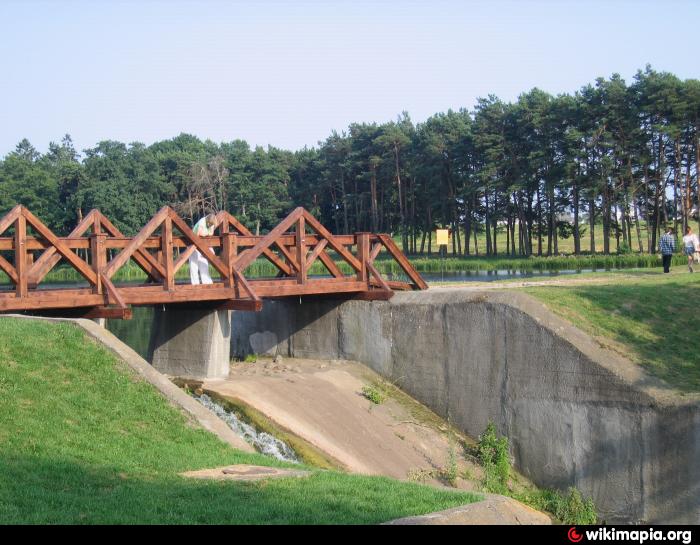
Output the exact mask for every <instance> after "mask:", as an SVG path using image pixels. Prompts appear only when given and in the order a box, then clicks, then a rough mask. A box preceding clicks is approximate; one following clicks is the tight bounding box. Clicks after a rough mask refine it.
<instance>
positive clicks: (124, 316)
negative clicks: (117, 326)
mask: <svg viewBox="0 0 700 545" xmlns="http://www.w3.org/2000/svg"><path fill="white" fill-rule="evenodd" d="M81 316H82V317H83V318H89V319H93V318H109V319H112V320H131V318H133V316H134V313H133V311H132V310H131V309H130V308H111V307H94V308H91V309H90V310H88V311H86V312H85V313H83V314H82V315H81Z"/></svg>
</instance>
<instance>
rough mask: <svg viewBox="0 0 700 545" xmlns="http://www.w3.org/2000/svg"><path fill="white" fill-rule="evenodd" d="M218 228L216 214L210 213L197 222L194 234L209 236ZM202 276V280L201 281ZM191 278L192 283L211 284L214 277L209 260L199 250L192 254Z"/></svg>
mask: <svg viewBox="0 0 700 545" xmlns="http://www.w3.org/2000/svg"><path fill="white" fill-rule="evenodd" d="M215 229H216V216H215V215H214V214H208V215H207V216H205V217H203V218H201V219H200V220H199V221H198V222H197V223H195V225H194V228H193V229H192V230H193V231H194V234H195V235H197V236H198V237H208V236H211V235H213V234H214V230H215ZM200 277H201V282H200ZM190 280H191V281H192V284H200V283H201V284H211V283H212V279H211V276H209V261H207V260H206V258H205V257H204V256H203V255H202V254H201V253H200V252H199V250H195V251H194V252H192V255H190Z"/></svg>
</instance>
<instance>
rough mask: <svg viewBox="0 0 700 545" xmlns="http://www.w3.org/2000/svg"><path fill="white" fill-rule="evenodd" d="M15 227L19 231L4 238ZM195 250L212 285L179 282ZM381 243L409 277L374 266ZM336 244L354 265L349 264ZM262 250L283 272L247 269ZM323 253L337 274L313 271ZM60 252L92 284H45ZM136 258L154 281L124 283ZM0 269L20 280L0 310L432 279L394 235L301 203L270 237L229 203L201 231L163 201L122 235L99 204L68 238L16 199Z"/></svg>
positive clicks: (112, 309) (262, 294) (251, 295)
mask: <svg viewBox="0 0 700 545" xmlns="http://www.w3.org/2000/svg"><path fill="white" fill-rule="evenodd" d="M10 228H14V233H12V235H11V236H6V237H3V236H2V235H3V234H4V233H5V232H6V231H8V229H10ZM28 231H31V232H32V234H31V235H29V234H28ZM353 247H355V248H356V251H355V253H353V252H352V251H351V249H352V248H353ZM195 250H196V251H198V252H199V253H200V254H201V255H202V256H204V258H205V259H206V260H207V261H208V262H209V264H210V265H211V267H213V269H214V270H215V272H216V273H217V274H218V278H217V280H216V281H215V282H214V283H213V284H208V285H195V286H193V285H190V284H189V283H182V282H176V275H177V273H178V271H179V270H180V269H181V268H182V266H183V265H184V264H185V263H186V262H187V261H188V259H189V257H190V255H191V254H192V252H194V251H195ZM382 250H386V252H387V253H388V254H389V256H390V257H391V258H393V259H395V260H396V261H397V263H398V264H399V266H400V267H401V268H402V269H403V270H404V272H405V273H406V275H407V276H408V278H409V279H410V280H411V283H410V284H407V283H402V282H391V281H387V280H385V279H384V278H383V277H382V275H381V274H380V273H379V271H378V270H377V268H376V267H375V265H374V262H375V259H376V258H377V256H378V255H379V253H380V252H381V251H382ZM330 251H333V252H335V254H336V256H337V257H338V258H339V259H340V260H341V263H344V265H343V266H344V267H346V270H350V271H351V273H350V274H344V273H343V272H342V271H341V267H339V264H338V263H336V261H335V260H334V258H333V257H332V256H331V254H330V253H329V252H330ZM3 254H4V255H3ZM10 254H13V257H12V259H10V257H9V256H10ZM35 254H36V260H35V259H34V257H35ZM257 259H267V260H268V261H270V262H271V263H272V264H273V265H274V266H275V267H276V269H277V271H278V274H277V277H275V278H273V279H269V278H268V279H264V278H256V279H249V278H246V276H245V271H246V269H247V268H248V267H250V265H251V264H252V263H254V262H255V261H256V260H257ZM317 260H318V261H320V262H321V263H322V264H323V265H324V267H325V268H326V269H327V270H328V272H329V277H327V278H318V277H313V276H312V277H309V275H308V272H309V271H310V270H311V267H312V266H313V265H314V263H315V262H316V261H317ZM62 261H63V262H65V263H66V264H67V265H68V266H70V267H71V268H73V269H74V270H75V271H76V272H77V274H78V275H79V278H82V279H84V281H86V282H87V285H88V287H87V288H84V287H80V286H75V287H67V288H61V289H52V288H45V287H43V286H42V281H44V280H45V279H46V278H47V275H49V273H50V272H51V270H52V269H54V268H55V267H56V266H57V265H58V264H59V263H60V262H62ZM129 261H134V262H135V263H136V264H137V265H138V266H139V267H140V268H141V269H142V270H143V271H144V273H145V274H146V277H147V283H145V284H133V283H131V284H123V283H122V284H119V283H118V282H116V280H118V278H119V274H118V273H119V271H120V270H121V269H122V268H123V267H124V266H125V265H126V264H127V263H128V262H129ZM0 271H2V272H4V273H5V275H6V276H7V278H8V280H9V282H10V284H11V285H12V286H14V289H9V290H8V289H6V288H3V286H2V285H0V312H8V311H15V310H41V309H60V308H71V309H76V308H84V309H86V313H85V315H89V316H92V317H95V316H110V317H130V312H131V311H130V308H129V307H130V305H152V304H168V303H187V302H202V301H208V302H211V303H213V304H215V305H219V306H218V308H230V309H240V310H260V308H261V306H262V300H263V299H264V298H269V297H287V296H297V295H315V294H332V293H348V294H354V296H355V297H358V298H364V299H388V298H389V297H391V295H392V294H393V290H395V289H426V287H427V286H426V284H425V282H424V281H423V279H422V278H421V277H420V275H419V274H418V273H417V272H416V270H415V269H414V268H413V266H412V265H411V264H410V262H409V261H408V259H407V258H406V256H404V255H403V253H402V252H401V251H400V250H399V249H398V247H397V246H396V244H395V243H394V241H393V240H392V239H391V237H389V236H388V235H383V234H372V233H356V234H354V235H333V234H332V233H330V232H329V231H328V230H327V229H326V228H325V227H324V226H323V225H322V224H321V223H320V222H319V221H318V220H317V219H316V218H314V217H313V216H312V215H311V214H310V213H309V212H308V211H306V210H305V209H303V208H296V209H295V210H293V211H292V212H291V213H290V214H289V215H288V216H287V217H286V218H284V219H283V220H282V221H281V222H280V223H279V224H278V225H277V226H276V227H275V228H274V229H272V231H270V232H269V233H268V234H266V235H262V236H258V235H253V234H252V233H251V232H250V230H248V229H247V228H246V227H245V225H243V224H242V223H241V222H239V221H238V220H237V219H236V218H235V217H234V216H232V215H231V214H229V213H228V212H220V213H219V214H217V216H216V233H215V234H214V235H213V236H209V237H199V236H197V235H196V234H195V233H194V232H193V231H192V229H191V228H190V226H189V225H188V224H187V222H185V221H184V220H183V219H182V218H181V217H180V216H179V215H178V214H177V213H176V212H175V211H174V210H173V209H172V208H170V207H168V206H165V207H163V208H161V209H160V210H159V211H158V212H157V213H156V214H155V215H154V216H153V218H151V220H150V221H149V222H148V223H147V224H146V225H145V226H144V227H143V228H142V229H141V231H139V232H138V233H137V234H136V235H135V236H133V237H127V236H124V235H123V234H122V233H121V232H120V231H119V229H117V228H116V227H115V226H114V224H113V223H112V222H111V221H110V220H109V219H108V218H106V217H105V216H104V215H103V214H102V213H101V212H100V211H99V210H92V211H91V212H90V213H88V214H87V215H86V216H85V217H84V218H83V219H82V220H81V221H80V223H79V224H78V225H77V226H76V227H75V229H73V231H71V233H70V234H69V235H68V236H67V237H58V236H56V235H55V234H54V233H53V232H51V230H50V229H49V228H48V227H47V226H46V225H44V224H43V223H42V222H41V221H40V220H39V219H38V218H37V217H36V216H34V215H33V214H32V213H31V212H30V211H29V210H27V209H26V208H25V207H23V206H21V205H18V206H16V207H14V208H13V209H12V210H10V212H8V213H7V214H6V215H5V216H4V217H2V218H0Z"/></svg>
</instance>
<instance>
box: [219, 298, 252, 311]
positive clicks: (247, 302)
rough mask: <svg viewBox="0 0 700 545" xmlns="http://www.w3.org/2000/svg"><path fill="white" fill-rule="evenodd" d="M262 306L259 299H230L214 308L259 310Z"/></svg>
mask: <svg viewBox="0 0 700 545" xmlns="http://www.w3.org/2000/svg"><path fill="white" fill-rule="evenodd" d="M262 307H263V302H262V300H261V299H231V300H230V301H226V302H225V303H221V304H220V305H217V306H215V307H214V310H247V311H250V312H260V311H261V310H262Z"/></svg>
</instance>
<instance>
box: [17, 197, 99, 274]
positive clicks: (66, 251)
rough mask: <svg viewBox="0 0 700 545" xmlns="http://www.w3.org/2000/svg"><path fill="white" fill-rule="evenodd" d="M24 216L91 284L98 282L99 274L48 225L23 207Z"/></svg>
mask: <svg viewBox="0 0 700 545" xmlns="http://www.w3.org/2000/svg"><path fill="white" fill-rule="evenodd" d="M22 216H23V217H25V218H26V219H27V221H28V222H29V223H30V225H31V226H32V227H33V228H34V230H35V231H36V232H37V233H39V234H40V235H41V236H42V237H44V238H45V239H46V240H48V241H49V242H50V243H51V244H52V245H53V246H54V247H55V248H56V251H57V252H58V253H59V254H61V255H62V256H63V258H64V259H65V260H66V261H68V263H70V264H71V265H72V266H73V267H74V268H75V269H76V270H77V271H78V272H79V273H80V274H82V275H83V276H84V277H85V279H86V280H87V281H88V282H90V284H92V285H93V286H94V285H95V284H96V283H97V276H96V275H95V272H94V271H93V270H92V269H91V268H90V266H89V265H88V264H87V263H85V261H83V260H82V259H80V258H79V257H78V256H77V255H76V254H75V252H73V250H71V249H70V248H68V247H67V246H66V245H65V244H64V243H63V241H62V240H61V239H59V238H58V237H57V236H56V235H54V234H53V233H52V232H51V230H50V229H49V228H48V227H46V225H44V224H43V223H42V222H41V221H39V218H37V217H36V216H35V215H34V214H32V213H31V212H30V211H29V210H27V209H26V208H23V209H22Z"/></svg>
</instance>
